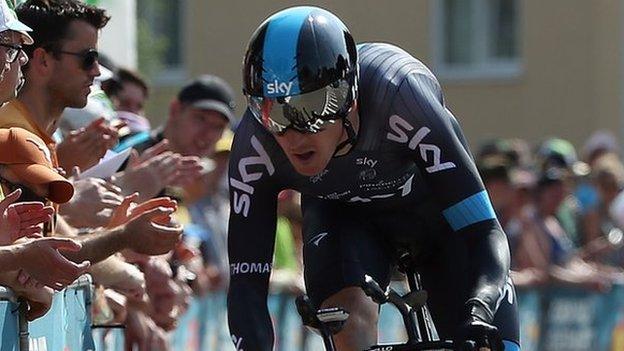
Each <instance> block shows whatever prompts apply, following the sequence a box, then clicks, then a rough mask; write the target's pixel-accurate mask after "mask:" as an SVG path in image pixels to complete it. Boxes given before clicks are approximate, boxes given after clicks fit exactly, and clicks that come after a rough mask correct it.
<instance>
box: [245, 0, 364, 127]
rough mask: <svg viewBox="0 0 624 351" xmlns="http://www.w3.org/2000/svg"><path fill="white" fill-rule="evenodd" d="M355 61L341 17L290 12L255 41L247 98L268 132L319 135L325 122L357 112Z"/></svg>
mask: <svg viewBox="0 0 624 351" xmlns="http://www.w3.org/2000/svg"><path fill="white" fill-rule="evenodd" d="M357 61H358V60H357V49H356V46H355V41H354V40H353V37H352V36H351V34H350V33H349V30H348V29H347V27H346V26H345V25H344V23H342V21H341V20H340V19H338V17H336V16H335V15H333V14H332V13H330V12H328V11H326V10H323V9H321V8H318V7H310V6H301V7H292V8H288V9H285V10H282V11H280V12H277V13H276V14H274V15H272V16H271V17H269V18H268V19H266V20H265V21H264V22H263V23H262V24H261V25H260V27H258V29H256V31H255V33H254V34H253V36H252V37H251V40H250V42H249V46H248V48H247V53H246V55H245V61H244V64H243V93H244V94H245V96H246V97H247V100H248V103H249V108H250V110H251V111H252V113H253V115H254V116H255V117H256V119H257V120H258V121H259V122H260V123H261V124H262V125H263V126H264V127H265V128H267V129H268V130H269V131H271V132H274V133H283V132H284V131H285V130H286V129H287V128H293V129H296V130H298V131H301V132H308V133H316V132H318V131H320V130H322V129H323V126H324V125H325V123H328V122H330V123H331V122H333V121H336V120H343V123H344V122H345V120H346V116H347V115H348V113H349V112H350V111H351V109H352V108H353V106H354V104H355V100H356V99H357V80H358V79H357V76H358V63H357ZM349 129H351V128H349ZM351 131H352V130H349V132H351ZM349 134H352V133H349Z"/></svg>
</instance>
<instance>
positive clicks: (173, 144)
mask: <svg viewBox="0 0 624 351" xmlns="http://www.w3.org/2000/svg"><path fill="white" fill-rule="evenodd" d="M233 118H234V96H233V93H232V89H231V88H230V86H229V85H228V84H227V83H226V82H225V81H224V80H223V79H221V78H219V77H216V76H211V75H204V76H201V77H199V78H197V79H196V80H194V81H192V82H190V83H189V84H187V85H186V86H185V87H183V88H182V90H180V92H179V93H178V96H177V98H176V99H175V100H174V101H172V102H171V105H170V107H169V117H168V118H167V121H166V123H165V125H164V126H163V127H160V128H158V129H156V130H154V131H152V133H151V134H150V133H142V134H137V135H136V136H134V137H132V138H130V139H128V140H127V141H126V143H124V144H122V145H120V146H118V149H125V148H127V147H134V148H135V149H138V150H139V151H143V150H145V149H147V148H149V147H152V146H154V145H156V144H157V143H158V142H160V141H162V140H163V139H167V140H168V141H169V143H170V150H171V151H173V152H176V153H179V154H181V155H184V156H199V157H203V156H210V155H212V153H213V152H214V148H215V144H216V142H217V140H219V138H221V135H222V134H223V132H224V131H225V129H226V128H227V126H228V124H229V123H230V122H231V121H232V120H233Z"/></svg>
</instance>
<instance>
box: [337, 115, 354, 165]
mask: <svg viewBox="0 0 624 351" xmlns="http://www.w3.org/2000/svg"><path fill="white" fill-rule="evenodd" d="M347 116H348V115H347ZM347 116H345V117H344V118H341V119H340V120H341V121H342V127H343V128H344V130H345V131H346V132H347V140H345V141H343V142H342V143H340V144H338V146H336V151H334V155H333V156H332V157H336V155H337V154H338V153H339V152H340V151H341V150H342V149H344V148H345V147H347V145H351V146H353V145H355V139H356V136H355V130H354V129H353V124H351V121H350V120H349V118H348V117H347Z"/></svg>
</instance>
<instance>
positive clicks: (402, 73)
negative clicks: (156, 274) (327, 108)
mask: <svg viewBox="0 0 624 351" xmlns="http://www.w3.org/2000/svg"><path fill="white" fill-rule="evenodd" d="M358 56H359V69H360V76H359V98H358V113H359V119H360V120H359V123H360V125H359V131H358V136H357V140H356V142H355V144H354V146H353V147H352V148H351V150H350V151H349V152H348V153H347V154H346V155H344V156H338V157H334V158H333V159H332V160H331V161H330V162H329V164H328V165H327V167H326V168H325V169H324V170H323V171H322V172H320V173H319V174H317V175H315V176H312V177H307V176H302V175H300V174H298V173H297V172H296V171H295V169H294V168H293V167H292V165H291V164H290V162H289V161H288V159H287V157H286V155H285V154H284V152H283V151H282V149H281V148H280V146H279V145H278V144H277V142H276V141H275V140H274V138H273V136H272V135H271V134H270V133H268V132H267V131H266V130H265V129H264V128H263V127H262V126H261V125H260V123H259V122H258V121H257V120H256V119H255V118H254V117H253V116H252V115H251V113H250V112H249V111H247V112H246V113H245V115H244V117H243V119H242V122H241V124H240V126H239V127H238V129H237V132H236V136H235V139H234V144H233V149H232V154H231V159H230V168H229V185H230V201H231V215H230V221H229V258H230V268H231V269H230V274H231V283H230V284H231V286H230V292H229V313H230V326H231V329H232V333H233V334H234V335H235V337H236V338H237V340H238V341H241V338H242V341H241V345H242V346H241V347H240V349H244V350H246V351H247V350H270V348H271V346H270V345H271V343H272V333H271V329H270V320H269V318H268V312H267V311H266V295H267V286H268V281H269V275H270V271H271V262H272V256H273V245H274V236H275V225H276V206H277V194H278V193H279V192H280V191H281V190H282V189H294V190H297V191H299V192H301V193H302V194H305V195H309V196H315V197H318V198H323V199H329V200H335V201H342V202H345V203H352V204H353V206H362V207H367V208H371V207H372V208H375V207H376V206H378V207H379V208H384V209H388V208H393V207H394V208H404V207H405V206H419V205H421V204H423V203H427V204H428V205H430V206H432V207H433V208H435V209H437V214H438V215H439V216H441V218H444V220H445V222H446V223H447V224H448V229H449V230H453V231H455V232H457V234H458V235H471V234H473V233H471V232H473V231H483V230H489V229H488V228H498V229H500V226H499V224H498V222H497V220H496V217H495V214H494V211H493V209H492V206H491V204H490V201H489V199H488V196H487V193H486V192H485V189H484V186H483V183H482V181H481V179H480V177H479V174H478V172H477V169H476V167H475V164H474V162H473V160H472V156H471V154H470V151H469V149H468V146H467V144H466V142H465V140H464V137H463V135H462V132H461V130H460V127H459V125H458V123H457V120H456V119H455V117H454V116H453V114H452V113H451V112H450V111H449V110H448V109H447V107H446V106H445V104H444V98H443V95H442V91H441V88H440V84H439V83H438V81H437V79H436V78H435V77H434V75H433V74H432V73H431V72H430V70H429V69H428V68H427V67H425V65H424V64H423V63H421V62H420V61H419V60H417V59H415V58H414V57H412V56H411V55H410V54H408V53H406V52H405V51H403V50H402V49H400V48H398V47H396V46H393V45H390V44H384V43H367V44H361V45H359V46H358ZM409 220H410V219H409V218H406V221H409ZM484 225H485V227H484ZM477 228H478V229H477ZM435 234H436V233H431V235H435ZM483 269H484V270H488V269H492V268H487V267H484V268H483ZM494 270H496V269H494ZM503 271H504V272H503ZM501 272H503V273H501V275H505V274H506V269H501ZM496 274H498V273H496ZM484 281H488V282H489V281H490V280H489V279H485V280H484ZM500 281H501V283H500V284H501V286H500V288H502V284H504V281H505V279H504V278H502V277H501V279H500ZM475 284H477V283H475ZM497 284H498V281H497ZM497 288H499V287H495V288H494V289H490V288H480V287H479V286H475V287H474V291H475V296H474V297H475V298H477V299H479V300H480V301H483V303H484V305H487V306H488V307H489V308H490V309H491V310H492V311H494V310H495V309H496V301H497V300H498V298H499V296H498V294H499V292H498V291H497Z"/></svg>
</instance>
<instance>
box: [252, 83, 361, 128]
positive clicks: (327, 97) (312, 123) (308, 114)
mask: <svg viewBox="0 0 624 351" xmlns="http://www.w3.org/2000/svg"><path fill="white" fill-rule="evenodd" d="M350 90H351V87H350V85H349V83H348V82H347V81H346V80H338V81H336V82H334V83H332V84H330V85H328V86H326V87H324V88H322V89H319V90H315V91H312V92H309V93H305V94H301V95H294V96H284V97H263V96H248V98H247V99H248V102H249V109H250V110H251V112H252V113H253V115H254V117H256V119H257V120H258V121H259V122H260V123H261V124H262V125H263V126H264V127H265V128H266V129H267V130H268V131H270V132H271V133H275V134H278V135H282V134H284V133H285V132H286V130H287V129H288V128H292V129H295V130H297V131H299V132H303V133H318V132H320V131H322V130H324V129H325V127H327V125H328V124H330V123H334V122H335V121H336V120H338V119H340V118H342V117H343V116H340V115H339V114H338V113H339V112H341V110H343V108H344V107H345V105H346V104H347V103H348V99H349V92H350Z"/></svg>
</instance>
